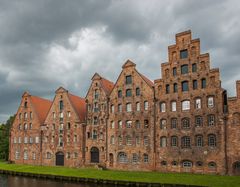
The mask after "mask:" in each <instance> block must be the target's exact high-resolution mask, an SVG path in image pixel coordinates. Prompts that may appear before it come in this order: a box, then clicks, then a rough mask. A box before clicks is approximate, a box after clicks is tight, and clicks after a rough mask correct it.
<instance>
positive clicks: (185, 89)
mask: <svg viewBox="0 0 240 187" xmlns="http://www.w3.org/2000/svg"><path fill="white" fill-rule="evenodd" d="M182 91H183V92H186V91H188V81H183V82H182Z"/></svg>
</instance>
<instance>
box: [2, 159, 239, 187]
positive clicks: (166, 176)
mask: <svg viewBox="0 0 240 187" xmlns="http://www.w3.org/2000/svg"><path fill="white" fill-rule="evenodd" d="M0 171H1V172H3V173H7V174H13V175H20V176H32V177H40V178H49V179H56V180H72V181H76V182H94V183H109V184H116V183H118V184H124V185H126V184H129V186H131V185H133V186H134V185H135V186H136V184H142V185H144V184H147V183H152V184H186V185H196V186H211V187H228V186H229V187H239V186H240V177H239V176H216V175H196V174H185V173H176V174H173V173H159V172H133V171H131V172H130V171H112V170H98V169H94V168H81V169H77V168H65V167H50V166H31V165H18V164H7V163H5V162H0Z"/></svg>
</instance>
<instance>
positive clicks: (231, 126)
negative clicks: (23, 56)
mask: <svg viewBox="0 0 240 187" xmlns="http://www.w3.org/2000/svg"><path fill="white" fill-rule="evenodd" d="M161 75H162V77H161V78H160V79H157V80H155V81H154V82H152V81H151V80H149V79H148V78H146V77H145V76H144V75H143V74H141V73H139V72H138V71H137V69H136V64H134V63H133V62H131V61H130V60H128V61H126V62H125V63H124V65H123V66H122V71H121V73H120V74H119V76H118V79H117V81H116V82H115V83H113V82H111V81H109V80H107V79H105V78H103V77H101V76H100V75H99V74H97V73H96V74H94V76H93V77H92V83H91V85H90V88H89V90H88V92H87V95H86V97H85V99H83V98H80V97H78V96H74V95H72V94H70V93H69V92H68V91H67V90H66V89H64V88H62V87H60V88H59V89H58V90H57V91H56V92H55V93H56V95H55V98H54V100H53V102H50V101H47V100H43V99H39V98H38V99H39V100H41V101H42V102H41V106H42V105H43V104H44V108H42V109H41V110H39V109H36V108H38V107H36V106H37V105H38V104H39V102H32V100H34V99H31V98H33V96H30V95H29V94H28V93H25V94H24V95H23V99H22V102H21V105H20V107H19V110H18V112H17V114H16V119H15V121H14V124H13V127H12V129H11V136H10V154H9V159H10V160H11V161H14V162H16V163H26V164H38V165H40V164H41V165H64V166H69V167H82V166H92V165H98V166H102V167H107V168H109V169H122V170H154V171H161V172H191V173H208V174H222V175H224V174H230V175H239V174H240V153H239V152H240V138H239V137H240V82H239V81H237V84H236V88H237V96H236V97H229V98H228V97H227V91H226V90H225V89H223V88H222V87H221V80H220V72H219V69H218V68H211V66H210V58H209V54H208V53H206V54H202V53H201V50H200V40H199V39H192V36H191V31H185V32H182V33H178V34H176V43H175V44H174V45H171V46H169V47H168V62H166V63H163V64H161ZM34 98H35V97H34ZM43 101H44V102H43ZM25 102H27V105H26V106H25ZM25 113H29V114H28V115H29V116H32V118H31V117H29V118H26V119H25V118H24V117H23V116H25ZM38 116H41V117H38ZM25 124H28V126H29V124H34V126H33V127H34V130H33V127H31V128H32V129H28V126H27V127H25ZM22 128H23V130H22ZM25 128H27V129H28V130H24V129H25ZM26 133H28V134H26ZM26 137H29V141H28V140H27V138H26ZM30 137H36V138H35V139H36V140H35V141H36V142H38V143H35V144H33V143H32V142H33V141H32V139H31V141H30ZM25 140H26V141H25ZM22 141H23V142H22ZM28 150H31V152H32V153H31V155H32V156H28V155H29V154H30V153H29V151H28ZM26 152H27V153H26ZM26 155H27V156H26ZM33 158H34V159H33Z"/></svg>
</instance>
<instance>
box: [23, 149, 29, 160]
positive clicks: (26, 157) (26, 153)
mask: <svg viewBox="0 0 240 187" xmlns="http://www.w3.org/2000/svg"><path fill="white" fill-rule="evenodd" d="M23 159H24V160H27V159H28V151H27V150H25V151H24V152H23Z"/></svg>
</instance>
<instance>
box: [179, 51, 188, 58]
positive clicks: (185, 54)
mask: <svg viewBox="0 0 240 187" xmlns="http://www.w3.org/2000/svg"><path fill="white" fill-rule="evenodd" d="M187 57H188V50H187V49H184V50H181V51H180V59H183V58H187Z"/></svg>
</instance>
